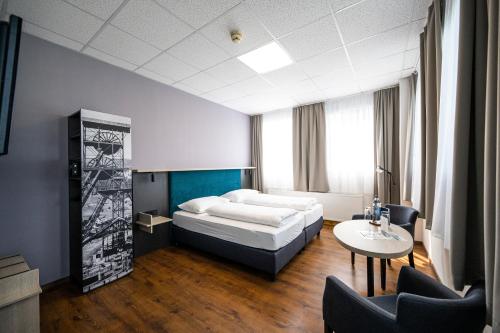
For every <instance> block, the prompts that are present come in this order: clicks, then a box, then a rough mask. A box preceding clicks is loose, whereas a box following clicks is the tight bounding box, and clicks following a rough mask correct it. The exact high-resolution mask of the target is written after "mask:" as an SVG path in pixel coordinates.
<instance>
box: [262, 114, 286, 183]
mask: <svg viewBox="0 0 500 333" xmlns="http://www.w3.org/2000/svg"><path fill="white" fill-rule="evenodd" d="M292 126H293V125H292V109H285V110H281V111H274V112H269V113H265V114H264V115H263V116H262V177H263V184H264V190H265V191H266V190H268V189H271V188H273V189H283V190H292V189H293V141H292Z"/></svg>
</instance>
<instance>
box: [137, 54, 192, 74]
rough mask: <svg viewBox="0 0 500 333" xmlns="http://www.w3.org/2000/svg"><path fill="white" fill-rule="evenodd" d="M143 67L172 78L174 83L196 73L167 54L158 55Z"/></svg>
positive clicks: (190, 67)
mask: <svg viewBox="0 0 500 333" xmlns="http://www.w3.org/2000/svg"><path fill="white" fill-rule="evenodd" d="M143 67H144V68H145V69H147V70H150V71H152V72H155V73H158V74H160V75H162V76H166V77H169V78H172V79H173V80H175V81H179V80H182V79H184V78H186V77H188V76H191V75H193V74H196V73H197V72H198V70H197V69H196V68H194V67H192V66H189V65H187V64H185V63H183V62H182V61H180V60H178V59H176V58H174V57H172V56H171V55H169V54H167V53H163V54H161V55H159V56H158V57H156V58H155V59H153V60H151V61H150V62H148V63H147V64H145V65H144V66H143Z"/></svg>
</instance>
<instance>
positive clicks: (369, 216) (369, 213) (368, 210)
mask: <svg viewBox="0 0 500 333" xmlns="http://www.w3.org/2000/svg"><path fill="white" fill-rule="evenodd" d="M371 219H372V210H371V207H370V206H368V207H366V208H365V220H371Z"/></svg>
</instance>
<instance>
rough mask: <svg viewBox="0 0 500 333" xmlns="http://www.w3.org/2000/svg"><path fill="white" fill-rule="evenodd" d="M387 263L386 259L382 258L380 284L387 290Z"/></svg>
mask: <svg viewBox="0 0 500 333" xmlns="http://www.w3.org/2000/svg"><path fill="white" fill-rule="evenodd" d="M385 263H386V259H382V258H381V259H380V286H381V288H382V290H385Z"/></svg>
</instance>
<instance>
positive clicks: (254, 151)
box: [250, 115, 264, 191]
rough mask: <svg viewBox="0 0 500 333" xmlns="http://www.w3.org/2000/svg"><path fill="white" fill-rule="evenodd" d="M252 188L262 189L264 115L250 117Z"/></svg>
mask: <svg viewBox="0 0 500 333" xmlns="http://www.w3.org/2000/svg"><path fill="white" fill-rule="evenodd" d="M250 131H251V135H252V138H251V140H252V141H251V163H252V166H253V167H255V169H253V170H252V188H253V189H254V190H258V191H262V190H263V188H264V187H263V185H262V115H255V116H251V117H250Z"/></svg>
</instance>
